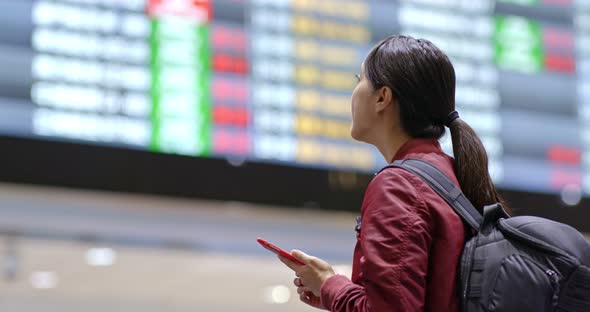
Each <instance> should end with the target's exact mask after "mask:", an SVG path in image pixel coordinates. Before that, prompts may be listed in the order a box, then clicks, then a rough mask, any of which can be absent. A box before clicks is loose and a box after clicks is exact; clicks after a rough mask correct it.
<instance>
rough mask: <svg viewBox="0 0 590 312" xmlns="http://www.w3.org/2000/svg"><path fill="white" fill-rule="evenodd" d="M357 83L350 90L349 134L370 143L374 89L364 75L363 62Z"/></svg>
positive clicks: (372, 125)
mask: <svg viewBox="0 0 590 312" xmlns="http://www.w3.org/2000/svg"><path fill="white" fill-rule="evenodd" d="M357 79H358V83H357V85H356V87H355V88H354V90H353V91H352V98H351V106H352V126H351V129H350V135H351V136H352V138H353V139H355V140H357V141H363V142H367V143H371V137H372V133H371V132H372V131H371V130H372V129H373V127H374V125H375V122H376V119H377V112H376V110H375V93H376V92H375V91H374V90H373V86H372V85H371V82H370V81H369V80H368V79H367V77H365V64H364V63H363V64H361V71H360V74H358V75H357Z"/></svg>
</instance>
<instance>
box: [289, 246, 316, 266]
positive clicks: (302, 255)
mask: <svg viewBox="0 0 590 312" xmlns="http://www.w3.org/2000/svg"><path fill="white" fill-rule="evenodd" d="M291 255H293V257H295V258H297V259H299V260H301V261H302V262H303V263H308V262H309V261H310V260H311V259H312V258H313V257H311V256H309V255H307V254H306V253H304V252H303V251H301V250H297V249H294V250H292V251H291Z"/></svg>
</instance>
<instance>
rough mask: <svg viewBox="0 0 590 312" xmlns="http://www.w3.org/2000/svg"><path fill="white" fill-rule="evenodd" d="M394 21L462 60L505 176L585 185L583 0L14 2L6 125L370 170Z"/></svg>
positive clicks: (6, 25) (464, 106)
mask: <svg viewBox="0 0 590 312" xmlns="http://www.w3.org/2000/svg"><path fill="white" fill-rule="evenodd" d="M391 34H408V35H413V36H416V37H422V38H427V39H429V40H431V41H433V42H434V43H435V44H437V45H438V46H439V47H440V48H441V49H442V50H444V51H445V52H446V53H447V54H448V55H449V56H450V57H451V59H452V61H453V64H454V66H455V70H456V73H457V92H456V103H457V107H458V111H459V112H460V113H461V116H462V118H463V119H465V120H466V121H467V122H468V123H470V125H471V126H472V127H473V128H474V129H475V130H476V132H477V133H478V134H479V135H480V137H481V139H482V141H483V143H484V145H485V146H486V149H487V151H488V155H489V157H490V171H491V173H492V176H493V178H494V180H495V181H496V182H497V183H498V184H499V185H500V186H503V187H505V188H510V189H518V190H528V191H541V192H555V191H561V190H563V189H564V188H568V189H570V190H571V189H573V190H584V191H585V192H584V193H586V194H590V1H585V0H497V1H496V0H478V1H470V0H366V1H361V0H322V1H312V0H126V1H120V0H3V1H1V2H0V68H2V72H1V73H0V134H2V135H8V136H24V137H34V138H38V139H43V140H68V141H75V142H80V143H88V144H101V145H109V146H117V147H124V148H133V149H144V150H149V151H153V152H157V153H174V154H181V155H189V156H198V157H224V158H229V159H231V160H233V161H238V162H241V161H262V162H273V163H280V164H285V165H296V166H306V167H308V166H309V167H317V168H326V169H338V170H351V171H357V172H373V171H375V170H377V169H379V168H380V167H381V166H383V165H384V164H385V162H384V160H383V159H382V156H381V155H380V154H379V153H378V151H377V150H375V149H374V148H373V147H371V146H369V145H367V144H363V143H359V142H354V141H353V140H352V139H351V138H350V133H349V129H350V118H351V117H350V94H351V91H352V89H353V88H354V86H355V83H356V81H355V77H354V74H355V73H357V72H358V71H359V67H360V64H361V62H362V61H363V59H364V58H365V56H366V54H367V52H368V51H369V50H370V48H371V47H372V46H373V45H374V44H375V43H376V42H377V41H379V40H380V39H382V38H384V37H386V36H389V35H391ZM441 143H442V145H443V148H444V149H445V151H447V152H448V153H452V150H451V145H450V139H449V136H448V135H446V136H445V137H444V138H443V139H442V140H441Z"/></svg>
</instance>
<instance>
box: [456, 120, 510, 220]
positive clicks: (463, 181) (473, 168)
mask: <svg viewBox="0 0 590 312" xmlns="http://www.w3.org/2000/svg"><path fill="white" fill-rule="evenodd" d="M448 126H449V129H450V131H451V140H452V142H453V154H454V156H455V175H456V176H457V180H458V181H459V185H460V186H461V190H462V191H463V194H465V196H466V197H467V199H469V201H470V202H471V203H472V204H473V206H474V207H475V208H476V209H477V210H479V211H480V212H481V213H483V207H484V206H486V205H491V204H495V203H500V204H502V206H503V207H504V209H505V210H506V211H508V212H509V213H510V210H509V209H508V207H507V206H506V204H505V202H504V200H503V199H502V197H501V196H500V194H499V193H498V191H497V190H496V186H495V185H494V183H493V182H492V178H491V177H490V174H489V171H488V156H487V153H486V150H485V148H484V146H483V144H482V143H481V140H480V139H479V137H478V136H477V134H475V131H473V129H472V128H471V127H470V126H469V125H468V124H467V123H466V122H464V121H463V120H461V119H459V118H457V119H455V120H454V121H452V122H450V123H449V125H448Z"/></svg>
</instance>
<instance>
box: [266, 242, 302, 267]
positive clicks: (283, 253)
mask: <svg viewBox="0 0 590 312" xmlns="http://www.w3.org/2000/svg"><path fill="white" fill-rule="evenodd" d="M256 240H257V241H258V243H260V245H262V247H264V248H266V249H268V250H270V251H272V252H274V253H275V254H277V255H280V256H282V257H285V258H287V259H289V260H291V261H293V262H295V263H297V264H301V265H305V263H303V262H301V260H299V259H297V258H295V257H293V256H292V255H291V254H290V253H288V252H286V251H284V250H283V249H281V248H279V247H277V246H275V245H273V244H271V243H269V242H267V241H265V240H264V239H262V238H258V239H256Z"/></svg>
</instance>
